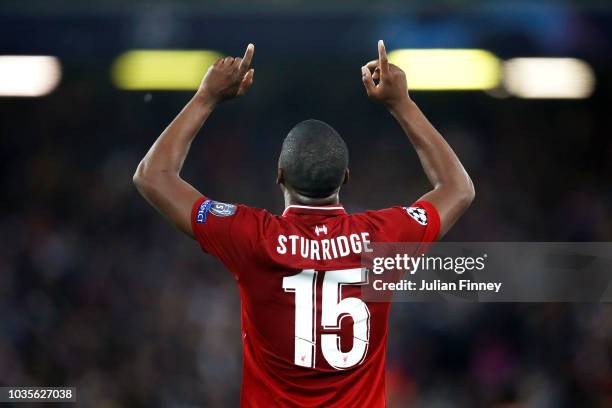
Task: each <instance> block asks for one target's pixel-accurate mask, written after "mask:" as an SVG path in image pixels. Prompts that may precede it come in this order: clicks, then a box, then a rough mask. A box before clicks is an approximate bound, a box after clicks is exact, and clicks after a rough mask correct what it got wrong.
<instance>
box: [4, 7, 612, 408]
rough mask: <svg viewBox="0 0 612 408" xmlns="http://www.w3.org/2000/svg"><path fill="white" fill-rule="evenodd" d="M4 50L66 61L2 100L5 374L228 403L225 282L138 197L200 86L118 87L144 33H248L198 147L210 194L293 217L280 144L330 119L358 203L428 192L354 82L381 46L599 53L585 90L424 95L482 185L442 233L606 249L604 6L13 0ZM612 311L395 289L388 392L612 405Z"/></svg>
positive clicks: (230, 351) (436, 402)
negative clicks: (142, 164) (231, 87)
mask: <svg viewBox="0 0 612 408" xmlns="http://www.w3.org/2000/svg"><path fill="white" fill-rule="evenodd" d="M2 3H5V7H1V6H0V54H5V55H7V54H9V55H22V54H26V55H31V54H35V55H54V56H57V57H58V58H59V59H60V61H61V64H62V69H63V72H62V80H61V83H60V84H59V86H58V87H57V89H55V90H54V91H53V92H52V93H51V94H49V95H47V96H44V97H41V98H15V97H4V98H3V97H0V182H1V187H2V200H1V204H0V205H1V210H2V212H1V215H0V385H58V386H59V385H70V386H76V387H78V398H79V405H81V406H95V407H123V406H129V407H157V406H164V407H191V406H206V407H225V406H236V405H237V402H238V396H239V387H240V369H241V365H240V364H241V350H240V346H241V343H240V314H239V300H238V292H237V290H236V287H235V282H234V281H233V279H232V278H231V275H230V274H229V273H227V272H226V271H225V270H224V268H223V267H222V266H221V265H220V264H219V263H218V262H216V261H215V260H213V259H211V258H209V257H207V256H206V255H204V254H202V253H201V252H200V251H199V248H198V247H197V245H196V244H195V243H194V242H192V241H191V240H189V239H188V238H186V237H184V236H182V235H181V234H180V233H179V232H177V231H174V230H173V229H172V228H171V227H170V226H169V225H167V224H166V223H165V222H164V221H163V220H162V219H161V218H160V217H159V216H158V214H156V213H155V212H154V210H152V209H151V208H150V207H149V206H148V205H147V204H146V202H145V201H144V200H143V199H142V198H140V197H139V196H138V194H137V193H136V191H135V189H134V188H133V186H132V183H131V177H132V173H133V171H134V170H135V168H136V166H137V164H138V161H139V160H140V158H141V157H142V156H143V155H144V154H145V152H146V150H147V149H148V147H149V145H150V144H151V143H152V142H153V141H154V139H155V138H156V136H157V135H158V134H159V133H160V132H161V131H162V130H163V128H164V127H165V125H166V124H167V123H168V122H169V121H170V120H171V119H172V118H173V116H174V115H175V114H176V113H177V112H178V111H179V110H180V109H181V107H182V105H183V104H184V103H185V102H186V101H187V100H188V98H189V97H190V95H191V93H190V92H160V91H153V92H148V91H131V92H130V91H122V90H118V89H116V88H115V87H114V86H113V84H112V82H111V76H110V67H111V65H112V63H113V61H114V59H115V58H116V57H117V55H119V54H120V53H122V52H123V51H125V50H128V49H133V48H182V49H192V48H194V49H214V50H217V51H220V52H223V53H227V54H233V55H239V54H241V53H242V52H243V50H244V47H245V46H246V44H247V43H248V42H253V43H255V44H256V54H255V59H254V67H255V68H256V75H255V84H254V86H253V88H252V89H251V91H250V92H249V93H248V94H247V95H246V96H245V97H244V98H242V99H240V100H236V101H231V102H229V103H227V104H226V105H222V106H221V107H220V108H219V109H218V110H217V111H215V112H214V113H213V115H212V117H211V118H210V120H209V121H208V122H207V123H206V125H205V127H204V129H203V132H202V133H201V134H200V135H199V137H198V138H197V139H196V142H195V143H194V145H193V148H192V151H191V154H190V156H189V158H188V161H187V164H186V169H185V173H184V175H185V178H186V179H188V180H189V181H190V182H192V183H193V184H194V185H195V186H196V187H197V188H198V189H199V190H200V191H202V192H203V193H205V194H207V195H209V196H211V197H213V198H215V199H218V200H221V201H227V202H242V203H247V204H249V205H252V206H258V207H265V208H267V209H269V210H271V211H273V212H276V213H279V212H281V211H282V209H283V202H282V197H281V194H280V193H279V191H278V188H277V186H276V185H275V184H274V178H275V174H276V160H277V155H278V153H279V149H280V143H281V141H282V139H283V137H284V136H285V134H286V133H287V131H288V130H289V129H290V128H291V127H292V126H293V125H294V124H295V123H297V122H299V121H301V120H303V119H307V118H318V119H321V120H324V121H326V122H328V123H330V124H331V125H332V126H334V127H335V128H336V129H337V130H338V131H339V132H340V133H341V134H342V135H343V136H344V138H345V139H346V141H347V143H348V145H349V149H350V154H351V182H350V184H349V185H347V186H346V187H345V188H344V190H343V193H342V201H343V203H344V204H345V206H346V207H347V209H348V210H349V211H361V210H365V209H374V208H382V207H386V206H390V205H394V204H404V205H405V204H410V203H411V202H412V201H413V200H415V199H416V198H418V197H419V196H420V195H421V194H422V193H424V192H425V191H427V182H426V179H425V177H424V175H423V173H422V171H421V169H420V166H419V163H418V161H417V158H416V155H415V154H414V151H413V149H412V148H411V146H410V144H409V142H408V141H407V140H406V138H405V137H404V136H403V134H402V132H401V129H400V128H399V126H397V125H396V123H394V121H393V119H392V118H391V116H390V115H389V114H388V113H387V112H385V111H384V109H382V108H381V107H380V106H376V105H373V104H372V103H370V102H369V101H368V100H367V98H366V96H365V92H364V91H363V89H362V84H361V77H360V67H361V65H362V64H363V63H364V62H365V61H367V60H369V59H373V58H375V57H376V40H378V39H379V38H383V39H384V40H385V43H386V45H387V48H388V49H397V48H437V47H444V48H457V47H463V48H484V49H487V50H490V51H492V52H494V53H495V54H496V55H497V56H499V57H500V58H503V59H507V58H513V57H525V56H568V57H576V58H580V59H582V60H584V61H587V62H588V63H589V64H590V65H591V67H592V68H593V70H594V73H595V77H596V87H595V91H594V93H593V94H592V95H591V96H590V97H589V98H586V99H576V100H564V99H554V100H546V99H543V100H529V99H519V98H515V97H508V98H499V97H493V96H491V95H490V94H489V93H485V92H480V91H476V92H457V91H454V92H413V94H412V96H413V99H415V100H416V101H417V103H418V104H419V105H420V106H421V108H422V109H423V110H424V111H425V112H426V114H427V115H428V116H429V118H430V119H431V121H432V122H433V123H434V124H435V125H436V126H437V127H438V129H439V130H440V131H441V132H442V133H443V134H444V135H445V137H446V138H447V139H448V141H449V142H450V144H451V145H452V146H453V147H454V148H455V150H456V152H457V153H458V155H459V156H460V157H461V158H462V160H463V161H464V164H465V166H466V168H467V169H468V171H469V172H470V174H471V176H472V178H473V180H474V184H475V187H476V200H475V202H474V204H473V206H472V207H471V209H470V210H469V211H468V213H467V214H466V215H465V216H464V217H463V218H462V219H461V221H460V222H459V223H458V224H457V225H456V226H455V228H454V229H453V230H452V231H451V233H450V234H448V236H447V237H446V238H445V240H447V241H610V240H612V223H611V221H610V208H611V204H612V183H611V180H612V177H611V176H612V139H611V138H610V133H611V131H612V119H611V115H610V106H611V102H612V82H611V81H612V70H611V68H612V61H611V56H612V9H608V8H607V7H604V6H597V5H596V4H591V5H589V7H577V6H576V4H577V3H565V2H560V1H559V2H546V3H541V4H540V5H538V4H534V3H533V2H509V3H504V2H443V3H440V5H437V6H432V4H430V3H425V2H421V3H419V2H417V3H415V4H411V5H410V6H408V5H404V4H401V3H400V2H393V1H387V2H380V3H376V4H367V3H365V2H355V3H352V4H350V5H347V6H346V7H344V6H340V5H338V4H325V3H323V2H313V3H306V2H291V3H289V2H287V3H285V2H267V3H262V5H261V6H258V5H257V4H252V3H247V2H243V1H232V2H225V3H224V4H223V5H217V4H214V3H211V2H204V3H196V2H186V1H183V2H177V3H175V4H173V3H171V2H144V1H140V2H134V3H132V4H129V5H128V4H122V3H125V2H121V3H120V2H114V1H113V2H106V3H102V2H99V3H98V4H95V5H93V6H92V5H85V3H81V2H76V1H75V2H70V1H63V2H38V1H32V2H10V1H9V2H2ZM611 363H612V308H611V307H610V305H604V304H600V305H598V304H451V305H448V304H396V305H395V306H394V309H393V313H392V322H391V326H390V344H389V362H388V364H389V373H388V394H389V404H390V406H391V407H408V406H410V407H412V406H415V407H485V406H497V407H523V406H530V407H531V406H533V407H546V408H547V407H611V406H612V364H611Z"/></svg>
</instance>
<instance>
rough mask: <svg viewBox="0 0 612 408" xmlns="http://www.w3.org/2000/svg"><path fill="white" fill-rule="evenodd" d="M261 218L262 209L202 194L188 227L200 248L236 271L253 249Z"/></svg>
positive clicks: (262, 219)
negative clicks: (225, 201)
mask: <svg viewBox="0 0 612 408" xmlns="http://www.w3.org/2000/svg"><path fill="white" fill-rule="evenodd" d="M264 218H265V211H263V210H259V209H254V208H251V207H248V206H245V205H235V204H227V203H222V202H219V201H214V200H211V199H210V198H208V197H201V198H199V199H198V200H196V202H195V203H194V205H193V208H192V211H191V228H192V231H193V236H194V238H195V239H196V241H197V242H198V244H200V247H201V248H202V250H203V251H204V252H207V253H209V254H211V255H213V256H214V257H216V258H218V259H219V260H220V261H221V262H223V264H225V266H226V267H228V269H229V270H230V271H232V273H234V275H237V268H239V266H240V265H244V262H246V261H247V259H248V256H249V254H253V253H254V251H255V245H256V243H257V242H258V240H259V235H260V232H261V225H262V222H263V221H264Z"/></svg>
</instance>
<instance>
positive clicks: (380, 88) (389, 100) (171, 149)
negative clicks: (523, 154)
mask: <svg viewBox="0 0 612 408" xmlns="http://www.w3.org/2000/svg"><path fill="white" fill-rule="evenodd" d="M254 52H255V47H254V46H253V45H252V44H249V46H248V47H247V49H246V52H245V54H244V56H243V57H242V58H239V57H225V58H221V59H219V60H218V61H217V62H215V63H214V64H213V66H211V67H210V68H209V69H208V72H207V73H206V75H205V76H204V79H203V80H202V83H201V84H200V87H199V88H198V91H197V92H196V94H195V95H194V96H193V98H192V99H191V100H190V101H189V102H188V103H187V105H186V106H185V107H184V108H183V110H182V111H181V112H180V113H179V114H178V116H177V117H176V118H175V119H174V120H173V121H172V123H170V125H169V126H168V127H167V128H166V129H165V130H164V131H163V132H162V134H161V135H160V136H159V137H158V138H157V140H156V141H155V143H154V144H153V146H151V148H150V149H149V151H148V152H147V154H146V155H145V157H144V158H143V159H142V161H141V162H140V164H139V165H138V168H137V169H136V173H135V174H134V184H135V185H136V187H137V189H138V191H139V192H140V194H142V196H143V197H144V198H145V199H146V200H147V201H148V202H149V203H150V204H151V205H152V206H153V207H155V208H156V209H157V211H159V212H160V213H161V214H162V215H163V216H165V217H166V218H167V219H168V220H169V221H170V222H171V223H172V224H173V225H175V226H176V227H177V228H178V229H180V230H181V231H183V232H184V233H185V234H187V235H189V236H191V237H193V232H192V230H191V207H192V205H193V203H194V202H195V201H196V200H197V199H198V198H200V197H201V196H202V194H201V193H200V192H198V191H197V190H196V189H195V188H194V187H193V186H191V185H190V184H189V183H187V182H186V181H184V180H183V179H182V178H181V176H180V172H181V169H182V167H183V163H184V162H185V158H186V157H187V154H188V152H189V148H190V146H191V142H192V141H193V139H194V138H195V136H196V135H197V133H198V132H199V130H200V128H201V127H202V125H203V124H204V122H205V121H206V119H208V116H209V115H210V114H211V113H212V111H213V110H214V109H215V108H216V107H217V106H218V105H219V104H220V103H221V102H223V101H225V100H228V99H232V98H235V97H239V96H242V95H244V94H245V92H246V91H247V90H248V89H249V88H250V87H251V85H252V84H253V75H254V70H253V69H251V68H250V65H251V61H252V59H253V54H254ZM361 71H362V81H363V84H364V87H365V89H366V92H367V94H368V97H369V98H370V99H371V100H373V101H376V102H380V103H382V104H383V105H384V106H385V107H386V108H387V109H388V110H389V112H390V113H391V114H392V115H393V116H394V117H395V119H396V120H397V121H398V123H399V124H400V126H401V127H402V129H403V130H404V132H405V133H406V135H407V137H408V139H409V140H410V142H411V143H412V145H413V146H414V148H415V149H416V152H417V154H418V157H419V160H420V161H421V165H422V166H423V170H424V171H425V174H426V176H427V178H428V179H429V181H430V183H431V184H432V186H433V189H432V190H431V191H429V192H428V193H427V194H425V195H423V196H422V197H421V200H425V201H428V202H430V203H431V204H433V205H434V207H436V209H437V210H438V213H439V214H440V221H441V230H440V234H439V235H438V238H440V237H442V236H443V235H444V234H445V233H446V232H447V231H448V230H449V229H450V227H451V226H452V225H453V224H454V223H455V222H456V221H457V220H458V219H459V217H460V216H461V215H462V214H463V212H464V211H465V210H466V209H467V208H468V207H469V205H470V203H471V202H472V200H473V198H474V187H473V185H472V181H471V180H470V177H469V176H468V174H467V172H466V171H465V169H464V168H463V166H462V165H461V162H460V161H459V159H458V158H457V156H456V155H455V153H454V152H453V150H452V149H451V148H450V146H449V145H448V144H447V143H446V141H445V140H444V138H443V137H442V135H440V133H438V131H437V130H436V129H435V128H434V127H433V126H432V125H431V124H430V123H429V121H428V120H427V118H426V117H425V115H423V113H422V112H421V111H420V110H419V108H418V107H417V105H416V104H415V103H414V102H413V101H412V99H411V98H410V96H409V93H408V91H407V89H408V87H407V84H406V75H405V74H404V72H403V71H402V70H401V69H400V68H399V67H397V66H395V65H393V64H390V63H389V62H388V60H387V54H386V51H385V46H384V44H383V42H382V41H379V43H378V59H376V60H373V61H370V62H368V63H367V64H366V65H364V66H363V67H362V68H361ZM348 179H349V172H348V170H347V171H346V175H345V179H344V183H347V182H348ZM276 182H277V184H279V186H280V188H281V191H282V192H283V196H284V200H285V206H288V205H291V204H298V205H329V204H338V203H339V202H340V198H339V193H340V188H338V189H337V190H336V191H335V192H334V193H332V194H330V195H329V196H328V197H324V198H316V199H315V198H310V197H306V196H303V195H301V194H299V193H297V192H296V191H294V190H292V188H291V186H289V185H287V184H285V182H284V178H283V169H282V168H281V167H279V168H278V174H277V180H276Z"/></svg>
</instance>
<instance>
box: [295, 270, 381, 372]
mask: <svg viewBox="0 0 612 408" xmlns="http://www.w3.org/2000/svg"><path fill="white" fill-rule="evenodd" d="M324 273H325V277H324V279H323V295H322V302H321V309H322V310H321V326H322V327H323V328H325V329H340V324H341V322H342V319H343V318H345V317H346V316H351V317H352V319H353V348H352V349H351V350H349V351H347V352H342V351H341V350H340V336H339V335H337V334H321V351H322V352H323V357H325V360H327V362H328V363H329V365H330V366H332V367H334V368H335V369H337V370H343V369H347V368H350V367H353V366H355V365H357V364H360V363H361V362H362V361H363V360H364V358H365V356H366V353H367V351H368V342H369V339H370V311H369V310H368V307H367V305H366V304H365V303H364V302H363V300H361V299H359V298H356V297H347V298H344V299H342V300H340V297H341V292H342V286H343V285H364V284H366V283H367V270H366V269H364V268H354V269H341V270H335V271H326V272H324ZM316 284H317V271H315V270H314V269H304V270H303V271H301V272H300V273H298V274H297V275H293V276H287V277H285V278H283V289H284V290H285V292H294V293H295V348H294V351H295V359H294V362H295V364H296V365H299V366H302V367H314V366H315V360H316V359H315V353H316V349H317V347H316V338H315V335H316V328H315V325H316V315H317V313H316V298H317V287H316Z"/></svg>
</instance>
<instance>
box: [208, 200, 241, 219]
mask: <svg viewBox="0 0 612 408" xmlns="http://www.w3.org/2000/svg"><path fill="white" fill-rule="evenodd" d="M210 213H211V214H213V215H216V216H217V217H229V216H230V215H234V214H235V213H236V206H235V205H233V204H227V203H220V202H218V201H213V202H212V206H211V207H210Z"/></svg>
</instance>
